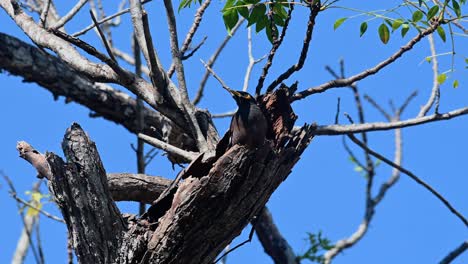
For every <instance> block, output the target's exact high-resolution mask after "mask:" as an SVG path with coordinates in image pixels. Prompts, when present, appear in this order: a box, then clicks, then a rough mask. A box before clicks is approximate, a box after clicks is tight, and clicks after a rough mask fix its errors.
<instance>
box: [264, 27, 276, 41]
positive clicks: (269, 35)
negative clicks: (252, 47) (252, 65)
mask: <svg viewBox="0 0 468 264" xmlns="http://www.w3.org/2000/svg"><path fill="white" fill-rule="evenodd" d="M265 33H266V35H267V38H268V40H269V41H270V42H271V43H272V44H273V36H274V35H275V34H276V37H277V33H278V28H277V27H276V25H274V24H273V26H271V27H270V26H267V27H266V30H265Z"/></svg>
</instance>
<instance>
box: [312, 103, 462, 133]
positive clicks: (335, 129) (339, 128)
mask: <svg viewBox="0 0 468 264" xmlns="http://www.w3.org/2000/svg"><path fill="white" fill-rule="evenodd" d="M467 114H468V107H464V108H460V109H456V110H453V111H450V112H447V113H443V114H433V115H430V116H424V117H417V118H412V119H407V120H404V121H394V122H388V123H384V122H375V123H365V124H353V125H326V126H317V127H316V128H315V130H314V134H315V135H343V134H348V133H359V132H364V131H366V132H368V131H382V130H390V129H395V128H403V127H409V126H416V125H420V124H425V123H429V122H436V121H441V120H448V119H452V118H454V117H458V116H462V115H467Z"/></svg>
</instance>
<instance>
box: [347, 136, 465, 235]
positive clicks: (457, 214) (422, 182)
mask: <svg viewBox="0 0 468 264" xmlns="http://www.w3.org/2000/svg"><path fill="white" fill-rule="evenodd" d="M348 137H349V138H350V139H351V140H352V141H353V142H354V143H356V144H357V145H358V146H359V147H361V148H363V149H365V150H366V151H368V152H369V153H370V154H371V155H372V156H374V157H376V158H378V159H380V160H381V161H383V162H385V163H387V164H388V165H390V166H392V167H394V168H397V169H398V170H399V171H401V172H403V173H404V174H406V175H408V176H409V177H410V178H411V179H412V180H414V181H415V182H417V183H418V184H419V185H421V186H423V187H424V188H425V189H426V190H428V191H429V192H430V193H432V194H433V195H434V196H436V197H437V198H438V199H439V200H440V201H441V202H442V203H443V204H444V205H445V207H447V208H448V209H449V210H450V212H452V213H453V214H454V215H455V216H457V217H458V218H459V219H460V220H461V221H462V222H463V224H465V226H467V227H468V220H466V218H465V217H464V216H463V215H462V214H461V213H460V212H458V211H457V210H456V209H455V208H454V207H453V206H452V205H451V204H450V202H449V201H447V199H445V198H444V197H443V196H442V195H441V194H439V193H438V192H437V191H436V190H434V188H432V187H431V186H430V185H429V184H427V183H426V182H424V181H423V180H421V179H420V178H419V177H417V176H416V175H415V174H413V173H412V172H411V171H409V170H407V169H405V168H403V167H401V166H399V165H398V164H395V163H394V162H392V161H390V160H388V159H387V158H385V157H384V156H382V155H380V154H379V153H377V152H375V151H373V150H372V149H370V148H369V147H368V146H366V145H365V144H364V143H362V142H361V141H360V140H359V139H357V138H356V137H355V136H354V135H353V134H348Z"/></svg>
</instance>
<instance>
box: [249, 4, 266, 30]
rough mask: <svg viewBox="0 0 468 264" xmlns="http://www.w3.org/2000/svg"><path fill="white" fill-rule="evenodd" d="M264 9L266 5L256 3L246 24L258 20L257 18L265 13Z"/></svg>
mask: <svg viewBox="0 0 468 264" xmlns="http://www.w3.org/2000/svg"><path fill="white" fill-rule="evenodd" d="M265 11H266V6H265V5H264V4H260V5H256V6H255V7H254V8H253V9H252V12H251V13H250V16H249V18H248V19H247V21H249V23H248V25H247V26H250V25H253V24H255V23H257V22H258V21H259V19H260V18H261V17H262V16H263V15H265Z"/></svg>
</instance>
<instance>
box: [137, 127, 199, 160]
mask: <svg viewBox="0 0 468 264" xmlns="http://www.w3.org/2000/svg"><path fill="white" fill-rule="evenodd" d="M138 137H139V138H141V139H143V140H144V141H145V142H146V143H148V144H150V145H152V146H154V147H156V148H158V149H162V150H164V151H166V152H168V153H170V154H172V155H175V156H178V157H181V158H183V159H185V160H188V161H191V160H193V159H194V158H196V157H197V155H198V153H196V152H191V151H186V150H183V149H180V148H178V147H175V146H173V145H170V144H168V143H166V142H163V141H161V140H159V139H157V138H153V137H150V136H147V135H145V134H142V133H139V134H138Z"/></svg>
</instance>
